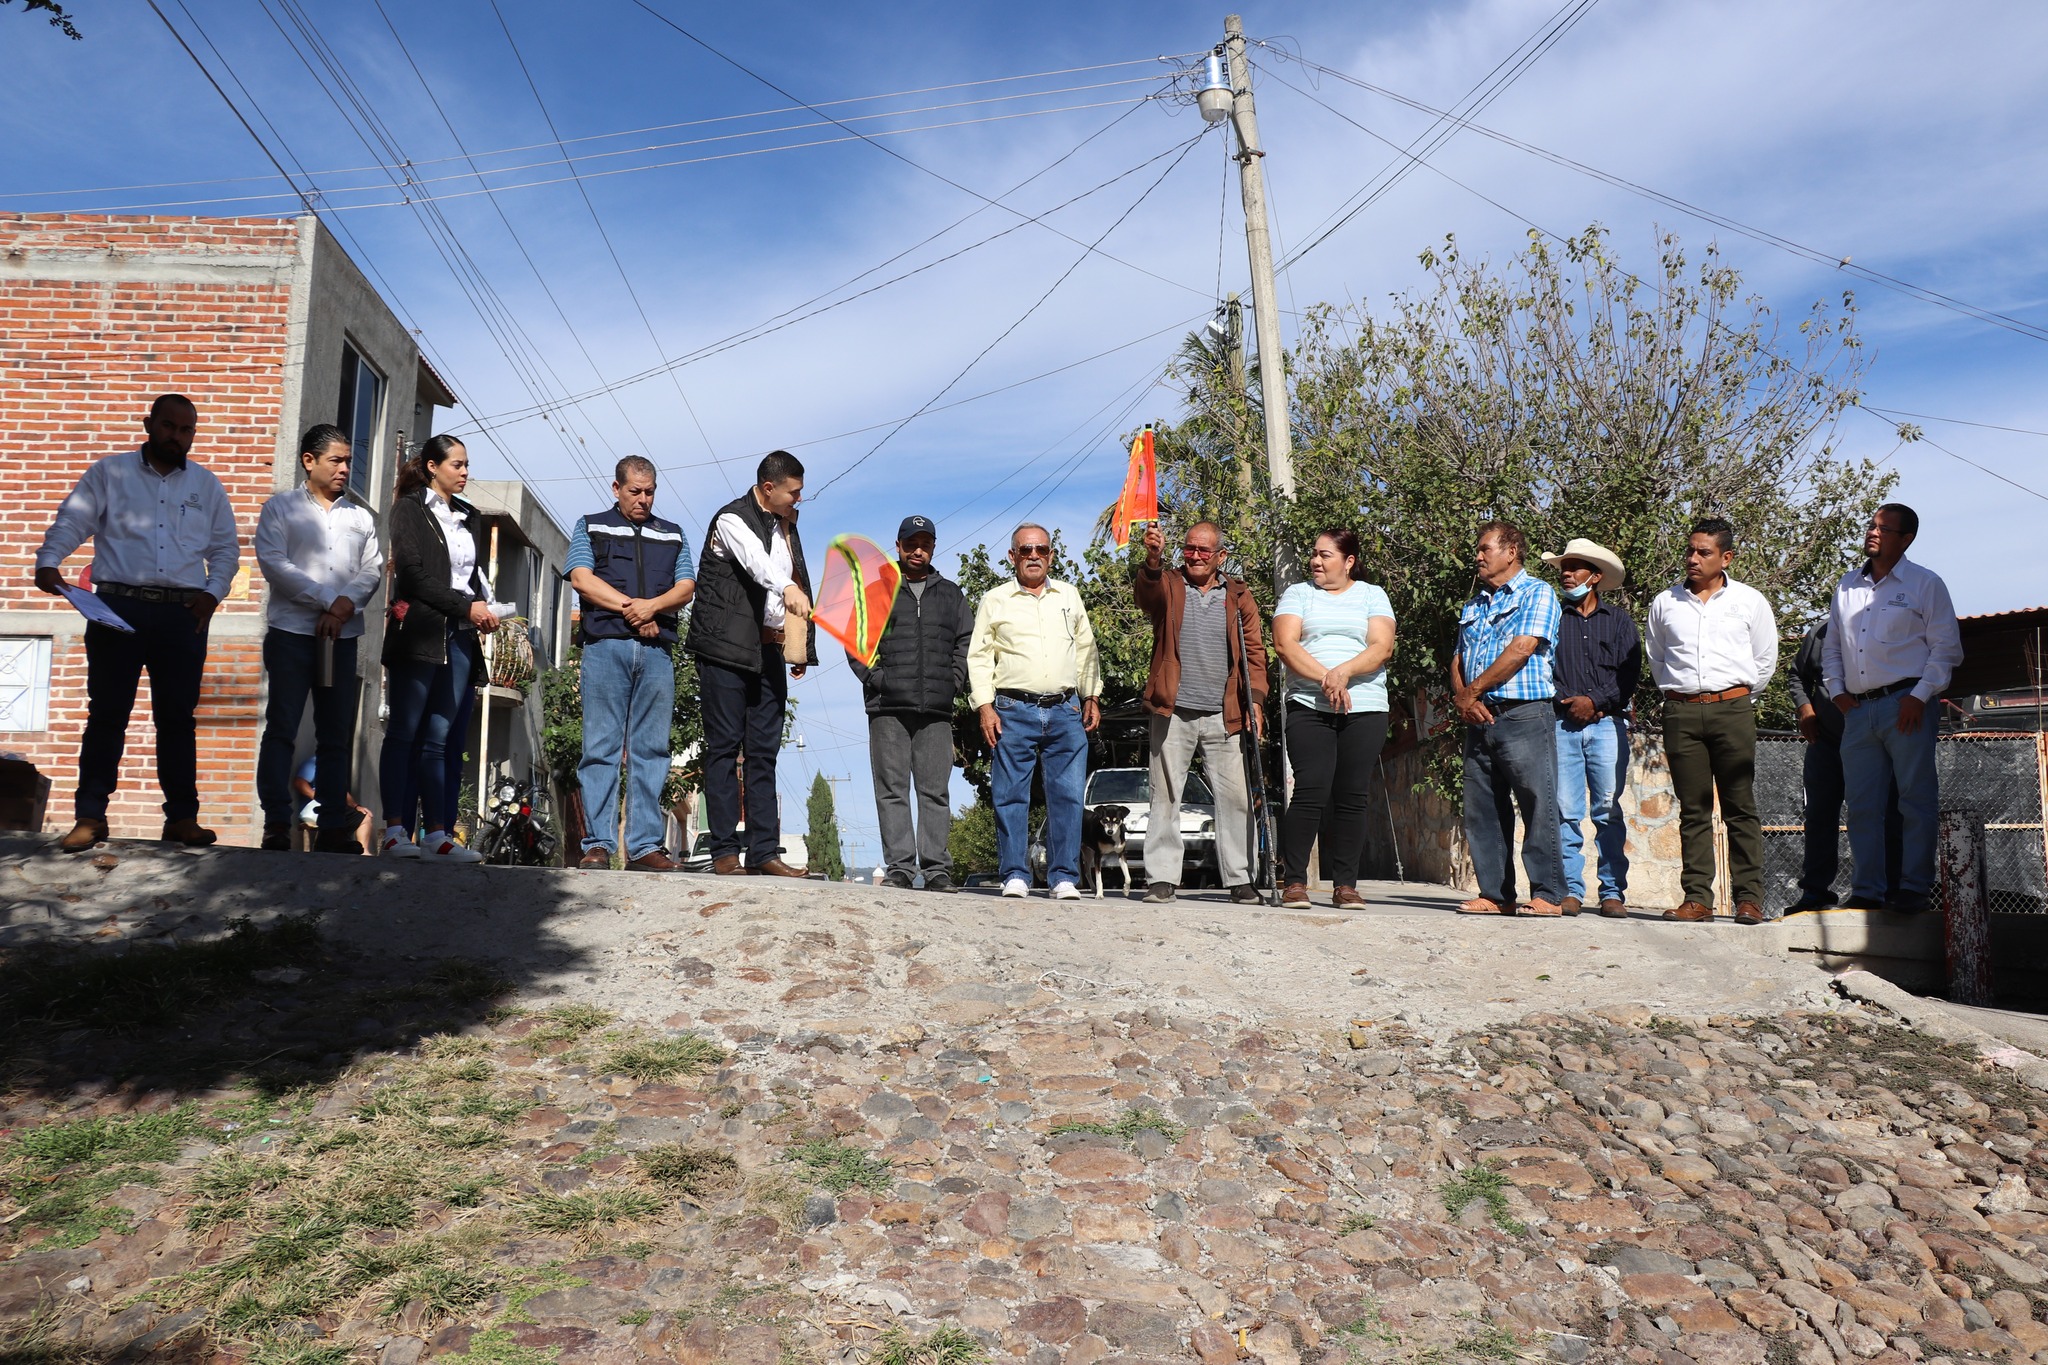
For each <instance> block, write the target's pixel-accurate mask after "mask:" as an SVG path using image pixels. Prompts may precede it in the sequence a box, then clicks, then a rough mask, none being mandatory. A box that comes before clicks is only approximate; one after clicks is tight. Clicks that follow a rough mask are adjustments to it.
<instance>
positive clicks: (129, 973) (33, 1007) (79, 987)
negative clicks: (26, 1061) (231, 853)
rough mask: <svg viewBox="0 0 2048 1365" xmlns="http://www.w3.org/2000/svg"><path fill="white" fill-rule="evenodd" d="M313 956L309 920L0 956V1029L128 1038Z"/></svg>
mask: <svg viewBox="0 0 2048 1365" xmlns="http://www.w3.org/2000/svg"><path fill="white" fill-rule="evenodd" d="M319 955H320V933H319V929H318V927H317V923H316V917H315V916H310V915H307V916H287V917H285V918H283V919H279V920H275V921H273V922H272V923H271V924H269V925H267V926H265V927H262V928H258V927H257V925H256V923H255V921H253V920H251V919H248V918H247V917H238V918H235V919H231V920H229V921H228V932H227V933H226V934H225V935H223V936H222V937H220V938H216V939H208V940H205V941H203V942H198V943H134V944H130V945H128V947H127V950H126V951H125V952H120V953H113V952H109V951H108V950H107V949H106V948H100V947H85V946H81V945H76V944H47V945H45V944H38V945H34V946H31V947H26V948H19V949H14V950H11V951H9V952H7V953H5V954H0V1029H13V1028H16V1027H18V1026H20V1025H21V1024H24V1023H36V1024H42V1025H46V1026H50V1027H61V1028H96V1029H97V1028H103V1029H110V1030H114V1031H118V1032H134V1031H137V1030H142V1029H150V1028H157V1027H161V1026H163V1025H165V1024H170V1023H175V1022H177V1021H178V1020H181V1019H184V1018H187V1017H189V1016H190V1015H191V1014H192V1013H194V1012H195V1011H197V1010H199V1009H202V1008H204V1007H205V1006H207V1005H209V1004H212V1003H215V1002H217V1001H220V1000H223V999H228V998H231V997H235V996H240V995H244V994H246V993H247V992H248V990H249V973H250V972H252V971H257V970H260V969H262V968H266V967H288V966H299V965H306V964H309V963H311V962H313V961H315V960H317V959H318V957H319Z"/></svg>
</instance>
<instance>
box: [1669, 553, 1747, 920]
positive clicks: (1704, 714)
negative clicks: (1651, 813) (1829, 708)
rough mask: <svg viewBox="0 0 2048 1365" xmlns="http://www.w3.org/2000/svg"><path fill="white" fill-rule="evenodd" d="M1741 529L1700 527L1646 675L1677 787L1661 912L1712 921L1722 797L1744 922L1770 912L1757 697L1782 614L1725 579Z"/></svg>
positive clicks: (1738, 916)
mask: <svg viewBox="0 0 2048 1365" xmlns="http://www.w3.org/2000/svg"><path fill="white" fill-rule="evenodd" d="M1734 559H1735V528H1734V527H1733V526H1730V525H1729V524H1728V523H1727V522H1726V521H1723V520H1722V519H1721V518H1719V517H1710V518H1708V519H1706V520H1704V521H1701V522H1698V523H1696V524H1695V525H1694V526H1693V528H1692V538H1691V540H1690V542H1689V543H1688V544H1687V546H1686V550H1685V580H1684V581H1683V582H1681V583H1675V584H1673V585H1672V586H1671V587H1669V588H1667V589H1665V590H1664V591H1663V592H1660V593H1658V594H1657V596H1656V599H1655V600H1654V601H1652V602H1651V603H1650V628H1649V631H1648V640H1647V642H1646V644H1647V651H1646V652H1647V653H1648V654H1649V656H1650V676H1651V677H1652V678H1654V679H1656V682H1657V688H1658V690H1659V691H1661V692H1663V694H1664V758H1665V761H1666V762H1667V763H1669V764H1670V765H1671V786H1672V789H1673V790H1674V791H1675V792H1676V793H1677V794H1678V846H1679V855H1680V861H1681V864H1682V866H1681V870H1680V874H1679V884H1680V886H1681V887H1682V888H1683V889H1684V892H1685V900H1684V902H1683V903H1681V904H1680V905H1679V906H1678V907H1677V908H1676V909H1672V910H1666V911H1665V912H1664V918H1665V919H1678V920H1706V919H1712V918H1713V917H1714V798H1715V796H1716V794H1717V793H1718V795H1719V796H1720V800H1721V821H1722V823H1723V824H1724V825H1725V826H1726V827H1727V830H1728V880H1729V883H1730V886H1731V889H1732V890H1733V891H1734V893H1735V920H1736V922H1737V923H1738V924H1759V923H1762V921H1763V917H1764V911H1763V902H1764V830H1763V822H1762V821H1761V820H1759V819H1758V818H1757V813H1756V791H1755V781H1756V700H1757V697H1758V696H1759V695H1761V694H1762V692H1763V690H1764V688H1765V686H1767V685H1768V684H1769V683H1770V681H1771V674H1773V673H1775V672H1776V671H1777V668H1778V618H1777V616H1776V615H1775V614H1774V613H1773V612H1772V611H1771V604H1770V603H1769V602H1768V601H1766V600H1765V598H1764V595H1763V594H1762V593H1760V592H1758V591H1757V590H1756V589H1755V588H1752V587H1750V586H1749V585H1748V584H1747V583H1738V582H1736V581H1735V580H1734V579H1732V578H1730V577H1728V566H1729V564H1730V563H1732V562H1733V561H1734Z"/></svg>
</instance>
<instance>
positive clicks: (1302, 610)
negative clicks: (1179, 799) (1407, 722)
mask: <svg viewBox="0 0 2048 1365" xmlns="http://www.w3.org/2000/svg"><path fill="white" fill-rule="evenodd" d="M1308 571H1309V578H1310V580H1311V581H1310V582H1307V583H1296V584H1295V585H1294V586H1293V587H1291V588H1289V589H1288V590H1287V591H1286V592H1284V593H1282V594H1281V595H1280V605H1279V606H1277V607H1275V608H1274V609H1273V645H1274V648H1275V649H1276V650H1277V651H1278V652H1279V655H1280V661H1281V663H1282V664H1284V665H1286V668H1287V759H1288V762H1289V763H1290V764H1291V765H1292V766H1293V768H1294V794H1293V796H1292V797H1291V798H1289V800H1288V802H1287V815H1286V818H1285V819H1284V820H1283V821H1282V822H1281V828H1280V857H1281V863H1282V867H1283V869H1284V874H1283V880H1284V884H1285V885H1284V889H1283V890H1282V892H1281V895H1280V900H1281V904H1283V905H1288V906H1293V907H1296V908H1300V907H1302V906H1306V905H1307V904H1309V899H1308V855H1309V850H1310V848H1311V847H1313V846H1314V845H1315V843H1316V841H1317V839H1318V838H1320V839H1321V841H1322V850H1323V870H1324V871H1325V872H1326V873H1328V874H1329V877H1330V881H1331V883H1332V884H1333V885H1334V887H1335V892H1334V894H1333V895H1332V898H1331V903H1332V904H1334V905H1338V906H1343V907H1355V906H1361V905H1364V904H1365V898H1364V897H1363V896H1361V895H1359V894H1358V865H1359V863H1360V861H1361V860H1362V859H1363V857H1364V854H1365V809H1366V796H1367V792H1368V790H1369V787H1370V784H1371V781H1372V771H1373V766H1374V765H1375V764H1376V763H1377V762H1378V761H1379V756H1380V748H1381V746H1383V745H1384V744H1385V743H1386V742H1387V719H1388V717H1387V660H1389V659H1390V658H1392V657H1393V654H1394V608H1393V606H1392V605H1391V604H1389V603H1388V601H1387V594H1386V592H1385V591H1384V590H1382V589H1381V588H1379V587H1378V586H1377V585H1375V584H1372V583H1367V582H1364V581H1363V579H1362V575H1361V573H1360V570H1359V563H1358V537H1357V536H1356V535H1355V534H1353V533H1352V532H1350V531H1347V530H1343V529H1341V528H1333V529H1331V530H1328V531H1325V532H1323V533H1322V534H1321V535H1319V536H1317V537H1316V543H1315V548H1314V549H1312V550H1310V551H1309V556H1308Z"/></svg>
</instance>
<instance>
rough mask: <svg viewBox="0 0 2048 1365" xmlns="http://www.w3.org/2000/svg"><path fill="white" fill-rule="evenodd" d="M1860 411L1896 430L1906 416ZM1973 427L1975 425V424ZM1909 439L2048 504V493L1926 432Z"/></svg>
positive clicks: (1861, 407)
mask: <svg viewBox="0 0 2048 1365" xmlns="http://www.w3.org/2000/svg"><path fill="white" fill-rule="evenodd" d="M1858 411H1860V412H1867V413H1869V414H1870V415H1871V416H1872V417H1875V418H1876V419H1877V420H1878V421H1880V422H1885V423H1887V424H1889V425H1891V426H1892V427H1893V429H1894V430H1896V429H1897V426H1898V423H1897V422H1896V421H1895V420H1894V419H1895V418H1896V417H1899V416H1903V415H1904V414H1903V413H1888V412H1886V411H1885V410H1884V409H1883V408H1873V407H1868V406H1864V405H1861V404H1859V405H1858ZM1937 420H1938V419H1937ZM1972 425H1975V424H1974V423H1973V424H1972ZM1908 439H1910V440H1912V441H1914V442H1915V443H1918V444H1921V445H1930V446H1933V447H1934V448H1935V449H1936V450H1938V451H1940V452H1941V453H1942V454H1944V455H1946V456H1948V457H1949V458H1950V459H1951V460H1955V461H1958V462H1960V463H1962V464H1966V465H1968V466H1969V467H1970V468H1972V469H1974V470H1976V471H1977V472H1978V473H1980V474H1989V475H1990V476H1991V477H1992V478H1994V479H1996V480H1998V481H1999V482H2000V483H2002V484H2007V485H2010V486H2011V487H2013V488H2017V489H2019V490H2020V492H2022V493H2025V494H2028V495H2029V496H2031V497H2036V498H2039V499H2040V500H2041V501H2043V502H2048V493H2043V492H2042V491H2041V490H2040V489H2038V488H2029V487H2027V485H2025V484H2023V483H2021V482H2020V481H2019V480H2018V479H2013V478H2008V477H2007V476H2006V475H2004V474H2001V473H1999V472H1998V471H1997V470H1995V469H1993V468H1991V467H1990V466H1989V465H1981V464H1978V463H1977V462H1976V461H1975V460H1973V459H1971V458H1970V457H1969V456H1967V455H1958V454H1956V452H1955V451H1953V450H1950V449H1949V448H1948V447H1947V446H1945V445H1943V444H1942V443H1941V442H1939V441H1937V440H1935V439H1934V438H1933V437H1931V436H1929V435H1927V434H1926V433H1925V432H1921V433H1920V434H1918V435H1916V436H1913V437H1911V438H1908Z"/></svg>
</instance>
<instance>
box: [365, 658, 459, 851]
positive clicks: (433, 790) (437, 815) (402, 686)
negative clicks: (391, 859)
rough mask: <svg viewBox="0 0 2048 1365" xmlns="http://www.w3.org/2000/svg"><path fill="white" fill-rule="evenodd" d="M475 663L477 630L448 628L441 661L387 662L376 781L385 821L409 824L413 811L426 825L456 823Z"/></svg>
mask: <svg viewBox="0 0 2048 1365" xmlns="http://www.w3.org/2000/svg"><path fill="white" fill-rule="evenodd" d="M481 662H482V661H481V659H480V658H479V657H478V653H477V643H476V632H475V631H471V630H450V631H449V632H448V661H447V662H446V663H441V664H431V663H424V662H420V661H416V660H407V661H405V662H402V663H394V664H387V665H385V668H384V673H385V678H386V691H387V692H388V694H389V697H390V705H391V718H390V719H389V720H388V721H387V722H386V723H385V727H384V749H383V752H382V754H381V755H380V756H379V759H378V778H379V781H378V786H379V788H380V789H381V793H380V794H381V795H382V797H383V799H384V818H385V819H386V820H389V821H394V822H396V823H397V824H399V825H402V826H404V827H405V828H406V829H408V830H409V829H411V828H412V826H413V818H414V815H415V813H417V814H418V816H419V818H420V819H421V820H422V821H424V823H425V825H426V828H427V829H428V830H437V829H440V830H452V829H454V828H455V821H456V815H457V811H456V805H457V803H458V802H459V801H460V800H461V799H462V745H463V742H464V741H465V740H467V739H468V738H469V714H470V712H471V711H472V710H473V709H474V708H475V706H476V688H475V687H474V686H473V685H472V683H471V679H473V678H474V677H475V676H476V670H477V667H478V665H479V664H480V663H481Z"/></svg>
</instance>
